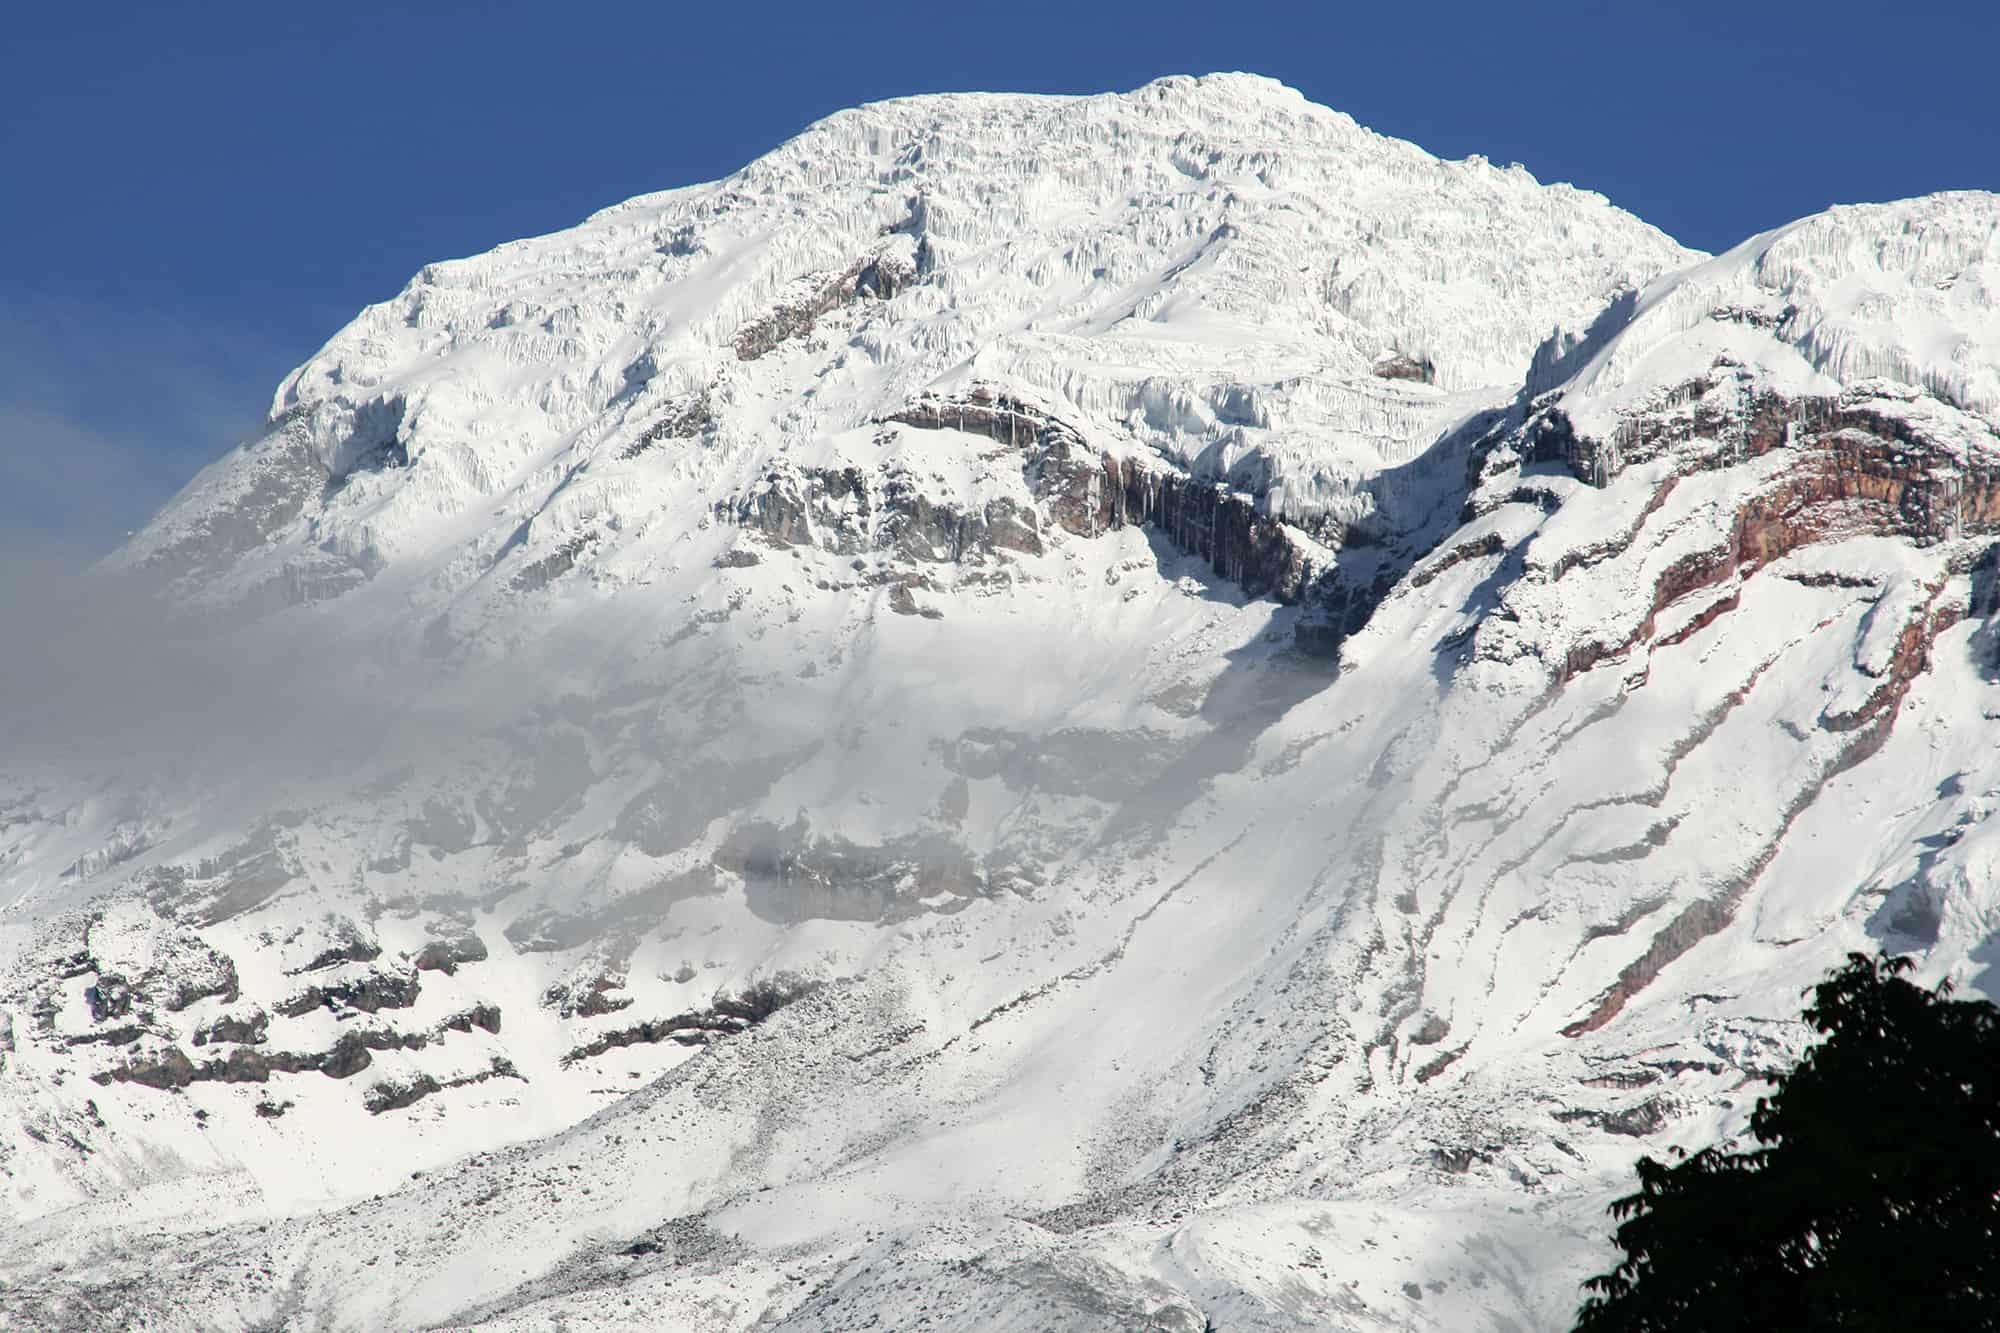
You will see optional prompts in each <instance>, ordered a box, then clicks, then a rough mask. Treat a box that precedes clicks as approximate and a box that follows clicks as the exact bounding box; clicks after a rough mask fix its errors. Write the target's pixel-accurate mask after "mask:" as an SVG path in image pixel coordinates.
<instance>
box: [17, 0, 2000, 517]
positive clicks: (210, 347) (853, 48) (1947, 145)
mask: <svg viewBox="0 0 2000 1333" xmlns="http://www.w3.org/2000/svg"><path fill="white" fill-rule="evenodd" d="M1996 52H2000V4H1995V3H1992V0H1903V2H1902V3H1899V4H1896V5H1884V4H1881V3H1872V4H1858V3H1848V2H1847V0H1824V2H1823V3H1818V4H1806V3H1798V2H1796V0H1784V2H1783V3H1770V4H1763V5H1758V4H1743V3H1735V4H1713V3H1706V2H1703V0H1694V2H1691V3H1681V4H1675V5H1660V4H1626V5H1619V4H1613V5H1609V6H1607V5H1602V4H1592V5H1581V4H1579V5H1567V4H1566V5H1554V4H1532V3H1528V4H1515V5H1507V4H1497V3H1486V4H1460V3H1456V0H1431V3H1422V4H1418V3H1408V2H1407V0H1405V2H1404V3H1396V4H1389V3H1382V2H1381V0H1372V2H1371V3H1366V4H1338V3H1326V4H1318V5H1310V4H1304V3H1273V2H1270V0H1230V2H1229V3H1226V4H1218V3H1213V2H1211V3H1207V4H1200V5H1197V4H1188V3H1181V2H1180V0H1166V2H1164V3H1159V4H1152V5H1139V4H1131V3H1122V2H1118V0H1114V2H1113V3H1099V4H1094V5H1082V4H1052V3H1045V2H1044V0H1027V2H1026V3H1015V4H1008V5H988V4H976V3H961V4H955V5H954V4H944V5H937V4H932V5H921V6H919V5H912V6H907V7H904V6H893V5H879V4H876V5H870V4H860V3H850V4H795V3H775V4H762V5H753V4H736V5H727V4H704V5H690V4H682V3H675V2H674V0H653V2H652V3H593V2H592V0H575V2H574V3H571V4H567V5H552V4H534V5H530V4H523V3H514V2H513V0H494V2H492V3H484V4H473V3H458V2H457V0H430V2H425V0H418V2H417V3H406V4H401V5H386V4H374V3H368V2H366V0H361V2H356V3H347V4H343V5H339V6H319V5H303V6H274V5H270V4H257V5H250V4H239V3H234V2H233V0H213V2H212V3H207V4H203V5H161V4H150V3H143V4H142V3H138V2H137V0H108V3H100V4H96V5H91V6H78V5H35V6H17V7H15V8H14V9H13V10H11V11H10V13H9V15H8V17H7V18H6V19H5V21H4V27H0V87H4V88H5V90H6V91H5V97H6V106H7V109H6V113H5V115H4V116H0V173H4V174H0V535H14V536H17V537H18V536H19V535H20V534H23V533H32V534H34V535H35V536H37V537H39V538H45V539H46V540H47V541H49V542H50V543H52V544H55V545H58V546H74V547H79V548H93V547H97V546H101V545H102V544H103V542H104V541H105V540H108V539H112V538H115V536H116V534H117V532H120V531H122V530H123V529H124V528H125V527H128V526H131V525H132V524H134V523H136V522H138V521H140V520H142V519H143V517H144V515H145V513H146V512H147V511H148V510H149V509H150V508H151V507H153V506H154V505H156V504H157V503H159V501H160V500H162V499H163V498H164V497H165V496H166V495H167V494H168V493H170V492H171V490H172V489H173V488H174V487H175V486H176V485H177V484H178V482H179V481H180V480H182V479H184V478H185V477H186V476H187V475H189V474H190V473H191V472H192V471H193V470H194V468H195V467H197V466H199V465H200V464H201V463H202V462H204V461H206V460H207V459H209V458H212V457H214V456H215V455H216V454H218V453H219V452H220V451H221V450H222V449H224V448H226V447H227V446H228V445H229V444H230V443H231V442H232V440H233V438H234V437H235V435H236V434H237V433H238V432H240V431H241V430H243V429H245V428H246V427H247V425H248V424H249V423H251V422H253V421H254V420H255V419H256V418H257V417H258V416H259V415H260V414H261V412H262V411H263V409H264V407H265V406H266V404H267V402H268V397H269V393H270V390H271V388H272V387H273V386H274V385H275V383H276V381H277V380H278V378H279V377H280V376H281V375H282V374H283V373H284V372H285V371H286V370H287V369H289V368H290V367H291V366H292V365H294V364H296V363H297V362H298V361H300V360H302V359H303V358H304V357H305V356H307V355H309V354H310V353H311V352H312V351H313V349H314V348H315V347H317V346H318V345H319V343H320V342H322V341H323V340H324V339H325V338H326V337H327V336H328V335H329V334H331V333H332V332H333V331H334V330H335V329H336V328H337V327H338V326H339V325H340V324H341V323H343V322H344V321H345V320H346V319H347V318H348V317H349V316H350V315H351V314H352V313H353V312H354V311H355V310H356V309H357V308H359V307H360V306H361V305H363V304H365V303H367V302H370V301H375V300H380V299H382V298H384V297H386V296H389V295H391V294H393V293H394V292H395V291H396V290H397V288H399V287H400V286H401V285H402V283H403V281H404V280H405V279H406V278H407V277H408V276H409V275H410V274H411V273H413V272H414V271H415V270H416V269H417V268H419V267H420V266H421V265H422V264H424V263H425V262H427V261H429V260H432V259H437V258H442V257H446V256H452V255H460V254H468V253H473V252H477V251H480V250H484V249H486V248H488V247H490V246H492V245H494V244H497V243H499V242H501V241H504V240H507V239H510V238H513V237H516V236H522V235H528V234H533V233H536V232H542V231H547V230H551V229H553V228H557V227H561V226H564V225H566V224H568V223H570V222H573V221H575V220H577V219H579V218H581V217H582V216H584V215H585V214H587V213H589V212H591V211H593V210H595V209H597V208H600V207H602V206H604V205H606V204H610V203H613V202H616V201H617V200H619V199H623V198H626V197H628V196H630V195H633V194H637V193H640V192H643V191H647V190H653V189H661V188H665V187H668V186H672V185H679V184H685V183H688V182H691V181H697V180H705V179H709V178H712V177H714V176H717V175H720V174H723V173H725V172H727V171H729V170H732V169H733V168H735V167H737V166H739V165H741V164H742V163H743V162H745V161H747V160H748V159H750V158H751V157H754V156H755V155H756V154H758V153H760V152H762V151H763V150H765V149H767V148H769V147H771V146H772V145H774V144H776V143H778V142H780V141H781V140H783V139H785V138H786V137H788V136H789V135H791V134H793V133H795V132H796V131H797V130H799V129H800V128H801V127H803V126H804V125H806V124H807V123H809V122H810V121H812V120H813V119H815V118H817V117H819V116H821V115H824V114H826V113H828V112H831V111H834V110H838V109H839V108H841V107H843V106H848V105H852V104H854V103H856V102H861V101H866V100H870V99H874V98H880V97H889V96H896V95H899V94H905V93H916V92H931V91H942V90H958V89H972V88H979V89H999V90H1019V91H1037V92H1096V91H1103V90H1107V89H1126V88H1131V87H1134V86H1136V85H1138V84H1140V83H1143V82H1145V81H1146V80H1148V79H1150V78H1154V77H1156V76H1158V75H1162V74H1169V73H1206V72H1209V71H1212V70H1218V69H1248V70H1254V71H1257V72H1259V73H1264V74H1269V75H1272V76H1274V77H1277V78H1280V79H1283V80H1284V81H1286V82H1287V83H1290V84H1292V85H1293V86H1295V87H1297V88H1300V89H1302V90H1303V91H1304V92H1305V93H1306V94H1307V95H1308V96H1310V97H1312V98H1313V99H1314V100H1316V101H1320V102H1324V103H1326V104H1328V105H1330V106H1334V107H1337V108H1339V109H1341V110H1343V111H1346V112H1348V113H1350V114H1351V115H1353V116H1355V117H1356V118H1357V119H1358V120H1360V121H1361V122H1362V123H1364V124H1367V125H1369V126H1372V127H1373V128H1375V129H1378V130H1381V131H1383V132H1384V133H1389V134H1395V135H1399V136H1402V137H1404V138H1409V139H1413V140H1415V141H1416V142H1418V143H1420V144H1422V145H1424V146H1425V147H1426V148H1428V149H1430V150H1431V151H1433V152H1436V153H1439V154H1441V155H1443V156H1448V157H1460V156H1463V155H1465V154H1467V153H1473V152H1479V153H1484V154H1486V155H1487V156H1488V157H1490V158H1493V159H1494V160H1496V161H1500V162H1508V161H1520V162H1522V163H1524V164H1526V165H1527V166H1528V168H1529V169H1530V170H1531V171H1533V172H1534V173H1535V174H1536V175H1537V176H1538V177H1540V178H1541V179H1543V180H1569V181H1574V182H1576V183H1577V184H1580V185H1584V186H1587V187H1590V188H1592V189H1596V190H1600V191H1602V192H1603V193H1604V194H1606V195H1608V196H1609V197H1610V198H1611V199H1612V200H1613V202H1615V203H1618V204H1620V205H1622V206H1623V207H1626V208H1628V209H1630V210H1632V211H1633V212H1635V213H1638V214H1639V215H1641V216H1642V217H1645V218H1646V219H1647V220H1649V221H1651V222H1653V223H1655V224H1657V225H1659V226H1661V227H1663V228H1665V229H1666V230H1667V231H1669V232H1671V233H1673V234H1674V235H1675V236H1677V237H1679V238H1680V239H1681V240H1683V241H1685V242H1687V243H1689V244H1692V245H1698V246H1703V247H1707V248H1719V247H1723V246H1727V245H1729V244H1732V243H1733V242H1735V241H1737V240H1739V239H1741V238H1742V237H1743V236H1745V235H1747V234H1749V233H1751V232H1753V231H1756V230H1759V229H1762V228H1764V227H1767V226H1772V225H1775V224H1777V223H1780V222H1783V221H1786V220H1788V219H1790V218H1793V217H1796V216H1799V215H1802V214H1805V213H1809V212H1813V211H1816V210H1818V209H1820V208H1823V207H1825V206H1827V205H1828V204H1831V203H1836V202H1845V201H1855V200H1867V199H1887V198H1896V197H1901V196H1904V195H1910V194H1919V193H1924V192H1927V191H1930V190H1936V189H1945V188H1954V187H1978V188H1988V189H1992V188H2000V78H1996V77H1995V75H1994V72H1993V70H1994V63H1995V59H1996Z"/></svg>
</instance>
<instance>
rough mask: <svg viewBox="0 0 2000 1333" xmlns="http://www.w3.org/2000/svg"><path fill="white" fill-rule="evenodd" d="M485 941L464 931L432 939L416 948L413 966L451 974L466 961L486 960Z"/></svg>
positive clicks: (480, 961)
mask: <svg viewBox="0 0 2000 1333" xmlns="http://www.w3.org/2000/svg"><path fill="white" fill-rule="evenodd" d="M486 958H487V953H486V942H485V941H484V940H482V939H480V938H479V936H478V935H476V934H473V933H471V932H469V931H468V932H466V933H465V934H463V935H455V936H452V937H451V938H449V939H440V940H432V941H431V942H430V943H429V944H426V945H425V946H424V947H423V948H422V949H420V950H418V952H417V956H416V958H415V960H414V962H413V966H415V968H416V969H417V971H419V972H442V973H444V974H445V975H446V976H452V975H454V974H456V973H457V971H458V969H459V968H460V967H462V966H464V965H465V964H467V963H483V962H485V961H486Z"/></svg>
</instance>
